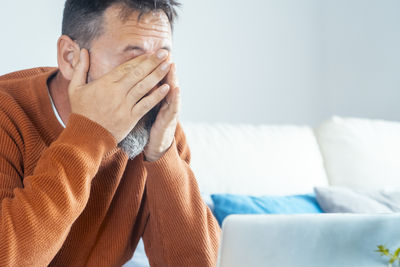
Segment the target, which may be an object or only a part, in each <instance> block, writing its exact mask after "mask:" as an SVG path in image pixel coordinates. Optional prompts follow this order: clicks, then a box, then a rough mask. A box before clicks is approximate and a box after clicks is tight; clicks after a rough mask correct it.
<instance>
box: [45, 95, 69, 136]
mask: <svg viewBox="0 0 400 267" xmlns="http://www.w3.org/2000/svg"><path fill="white" fill-rule="evenodd" d="M47 93H48V94H49V97H50V102H51V106H52V108H53V111H54V115H56V118H57V120H58V122H59V123H60V124H61V125H62V127H64V128H65V124H64V122H63V121H62V119H61V117H60V114H58V111H57V108H56V105H54V101H53V98H52V97H51V95H50V92H49V90H47Z"/></svg>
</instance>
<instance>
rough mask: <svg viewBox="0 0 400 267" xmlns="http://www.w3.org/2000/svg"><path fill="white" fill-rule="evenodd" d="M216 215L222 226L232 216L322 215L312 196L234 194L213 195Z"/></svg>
mask: <svg viewBox="0 0 400 267" xmlns="http://www.w3.org/2000/svg"><path fill="white" fill-rule="evenodd" d="M211 198H212V200H213V202H214V215H215V217H216V218H217V220H218V222H219V224H220V225H222V222H223V221H224V219H225V218H226V217H227V216H229V215H232V214H301V213H321V212H322V210H321V208H320V207H319V205H318V203H317V201H316V199H315V196H314V195H312V194H306V195H293V196H261V197H255V196H246V195H232V194H214V195H211Z"/></svg>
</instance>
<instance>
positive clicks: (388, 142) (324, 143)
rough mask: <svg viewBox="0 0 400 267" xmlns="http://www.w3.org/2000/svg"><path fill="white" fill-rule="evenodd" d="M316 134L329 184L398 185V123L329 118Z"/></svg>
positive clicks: (395, 187) (399, 152)
mask: <svg viewBox="0 0 400 267" xmlns="http://www.w3.org/2000/svg"><path fill="white" fill-rule="evenodd" d="M316 135H317V138H318V142H319V144H320V147H321V151H322V154H323V157H324V161H325V167H326V170H327V173H328V178H329V181H330V184H331V185H336V186H344V187H350V188H355V189H368V190H371V189H398V188H400V123H397V122H389V121H381V120H367V119H356V118H340V117H333V118H332V119H330V120H329V121H327V122H325V123H323V124H322V125H321V126H320V127H319V128H318V129H317V130H316Z"/></svg>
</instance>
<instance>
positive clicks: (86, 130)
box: [55, 114, 117, 154]
mask: <svg viewBox="0 0 400 267" xmlns="http://www.w3.org/2000/svg"><path fill="white" fill-rule="evenodd" d="M55 143H68V144H72V145H75V146H77V147H79V148H81V149H84V150H85V151H88V152H95V153H96V152H97V153H102V154H105V153H107V152H109V151H111V150H112V149H113V148H115V147H116V146H117V142H116V140H115V138H114V136H113V135H112V134H111V133H110V132H109V131H108V130H106V129H105V128H104V127H103V126H101V125H100V124H98V123H96V122H94V121H92V120H90V119H88V118H86V117H85V116H82V115H79V114H71V115H70V117H69V119H68V123H67V125H66V128H65V129H64V130H63V132H62V133H61V135H60V136H59V138H58V139H57V140H56V141H55Z"/></svg>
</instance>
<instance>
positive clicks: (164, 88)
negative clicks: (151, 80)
mask: <svg viewBox="0 0 400 267" xmlns="http://www.w3.org/2000/svg"><path fill="white" fill-rule="evenodd" d="M160 90H161V93H166V92H167V91H168V90H169V85H168V84H164V85H163V86H161V88H160Z"/></svg>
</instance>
